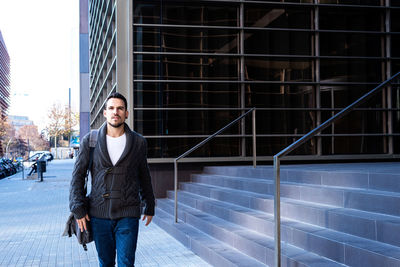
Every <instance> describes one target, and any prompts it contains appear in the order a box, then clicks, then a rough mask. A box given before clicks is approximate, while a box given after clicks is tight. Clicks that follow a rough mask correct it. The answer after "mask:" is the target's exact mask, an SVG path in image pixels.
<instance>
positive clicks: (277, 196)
mask: <svg viewBox="0 0 400 267" xmlns="http://www.w3.org/2000/svg"><path fill="white" fill-rule="evenodd" d="M399 75H400V72H398V73H397V74H395V75H393V76H392V77H391V78H389V79H387V80H386V81H384V82H383V83H381V84H380V85H378V86H377V87H375V88H374V89H372V90H371V91H369V92H368V93H366V94H365V95H363V96H362V97H360V98H359V99H357V100H356V101H354V102H353V103H352V104H350V105H349V106H347V107H346V108H344V109H342V110H341V111H340V112H339V113H337V114H336V115H334V116H332V117H331V118H330V119H328V120H326V121H325V122H324V123H322V124H321V125H319V126H318V127H316V128H314V129H313V130H311V131H310V132H309V133H307V134H306V135H304V136H303V137H302V138H300V139H299V140H297V141H296V142H294V143H292V144H291V145H289V146H288V147H286V148H285V149H283V150H281V151H280V152H279V153H278V154H276V155H275V156H274V176H275V197H274V217H275V266H277V267H280V266H281V232H280V229H281V220H280V213H281V210H280V159H281V158H283V157H284V156H286V155H287V154H289V153H290V152H292V151H293V150H295V149H296V148H298V147H299V146H301V145H302V144H304V143H305V142H306V141H308V140H310V139H311V138H313V137H314V136H315V135H317V134H318V133H320V132H321V131H322V130H324V129H325V128H327V127H329V126H330V125H331V124H332V123H334V122H335V121H337V120H339V119H341V118H342V117H344V116H345V115H347V114H348V113H349V112H351V111H352V110H353V109H354V108H356V107H357V106H359V105H360V104H362V103H363V102H364V101H366V100H367V99H369V98H370V97H372V96H373V95H374V94H376V93H377V92H379V91H380V90H381V89H382V88H384V87H385V86H386V85H387V84H389V83H390V82H392V81H393V80H394V79H395V78H397V77H398V76H399Z"/></svg>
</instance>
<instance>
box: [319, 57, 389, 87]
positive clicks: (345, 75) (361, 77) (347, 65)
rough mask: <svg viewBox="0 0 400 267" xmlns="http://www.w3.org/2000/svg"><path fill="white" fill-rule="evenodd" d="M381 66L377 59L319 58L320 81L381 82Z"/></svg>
mask: <svg viewBox="0 0 400 267" xmlns="http://www.w3.org/2000/svg"><path fill="white" fill-rule="evenodd" d="M383 67H384V66H383V64H382V62H381V61H379V60H366V59H364V60H362V59H348V60H342V59H321V81H322V82H324V81H334V82H381V81H382V72H383V71H382V68H383Z"/></svg>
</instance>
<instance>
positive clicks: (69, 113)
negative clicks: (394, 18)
mask: <svg viewBox="0 0 400 267" xmlns="http://www.w3.org/2000/svg"><path fill="white" fill-rule="evenodd" d="M68 127H69V131H68V146H69V147H71V88H68Z"/></svg>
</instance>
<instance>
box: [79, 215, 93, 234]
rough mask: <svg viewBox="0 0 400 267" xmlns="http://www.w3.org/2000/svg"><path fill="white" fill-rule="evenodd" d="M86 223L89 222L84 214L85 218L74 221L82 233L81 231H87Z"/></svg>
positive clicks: (87, 216)
mask: <svg viewBox="0 0 400 267" xmlns="http://www.w3.org/2000/svg"><path fill="white" fill-rule="evenodd" d="M86 221H90V218H89V215H88V214H86V216H85V217H83V218H81V219H77V220H76V222H77V223H78V226H79V229H81V232H83V230H85V231H87V225H86Z"/></svg>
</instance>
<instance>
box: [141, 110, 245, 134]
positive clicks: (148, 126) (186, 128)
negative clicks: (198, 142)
mask: <svg viewBox="0 0 400 267" xmlns="http://www.w3.org/2000/svg"><path fill="white" fill-rule="evenodd" d="M134 113H135V115H134V118H135V129H138V130H139V132H140V133H141V134H143V135H189V134H190V135H193V134H194V135H210V134H213V133H215V132H216V131H217V130H219V129H221V128H222V127H224V126H225V125H227V124H228V123H230V122H231V121H233V120H235V119H236V118H237V117H239V116H240V111H237V110H185V111H184V112H182V111H181V110H145V111H141V110H134ZM224 133H225V134H238V133H239V124H238V125H237V126H232V127H231V128H229V129H227V130H226V132H224Z"/></svg>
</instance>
